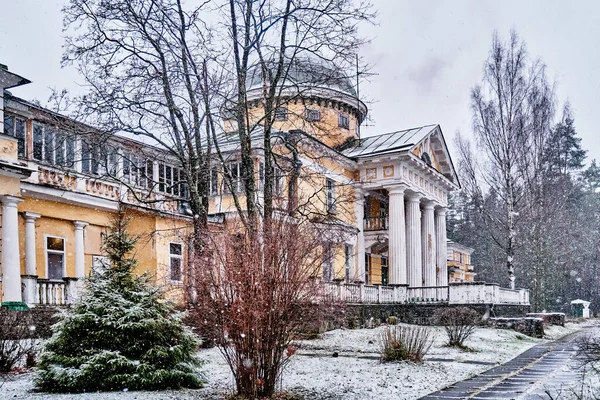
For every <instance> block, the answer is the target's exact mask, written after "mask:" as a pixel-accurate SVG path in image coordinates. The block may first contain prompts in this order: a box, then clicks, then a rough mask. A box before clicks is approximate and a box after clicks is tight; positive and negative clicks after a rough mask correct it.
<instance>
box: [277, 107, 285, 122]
mask: <svg viewBox="0 0 600 400" xmlns="http://www.w3.org/2000/svg"><path fill="white" fill-rule="evenodd" d="M287 119H288V109H287V107H277V108H276V109H275V121H287Z"/></svg>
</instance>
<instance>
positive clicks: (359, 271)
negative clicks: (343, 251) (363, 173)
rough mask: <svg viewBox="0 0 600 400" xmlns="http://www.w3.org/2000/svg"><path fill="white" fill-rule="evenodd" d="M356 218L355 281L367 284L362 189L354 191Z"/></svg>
mask: <svg viewBox="0 0 600 400" xmlns="http://www.w3.org/2000/svg"><path fill="white" fill-rule="evenodd" d="M354 196H355V198H354V216H355V218H356V226H357V228H358V234H357V235H356V267H355V270H354V275H353V280H354V281H361V282H365V235H364V229H365V227H364V219H365V208H364V207H365V197H364V192H363V191H362V190H361V189H354Z"/></svg>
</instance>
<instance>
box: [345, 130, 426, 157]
mask: <svg viewBox="0 0 600 400" xmlns="http://www.w3.org/2000/svg"><path fill="white" fill-rule="evenodd" d="M436 128H437V125H425V126H421V127H419V128H412V129H405V130H402V131H396V132H390V133H384V134H382V135H376V136H369V137H366V138H363V139H360V142H359V144H358V145H357V146H353V147H348V148H347V149H345V150H343V151H342V153H343V154H344V155H345V156H347V157H358V158H360V157H368V156H372V155H375V154H384V153H387V152H392V151H398V150H403V149H408V148H410V147H412V146H414V145H415V144H417V143H419V142H420V141H421V140H423V139H424V138H425V137H426V136H427V135H429V134H430V133H432V132H433V131H434V130H435V129H436Z"/></svg>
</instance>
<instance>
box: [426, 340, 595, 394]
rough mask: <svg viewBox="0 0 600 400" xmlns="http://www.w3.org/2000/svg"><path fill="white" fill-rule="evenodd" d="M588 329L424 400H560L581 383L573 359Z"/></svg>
mask: <svg viewBox="0 0 600 400" xmlns="http://www.w3.org/2000/svg"><path fill="white" fill-rule="evenodd" d="M587 333H588V331H587V329H584V330H581V331H577V332H574V333H572V334H569V335H567V336H565V337H563V338H561V339H558V340H556V341H553V342H550V343H543V344H539V345H537V346H534V347H532V348H531V349H529V350H527V351H525V352H524V353H522V354H520V355H519V356H517V357H515V358H514V359H512V360H511V361H509V362H507V363H506V364H502V365H500V366H498V367H495V368H492V369H490V370H488V371H486V372H483V373H481V374H479V375H477V376H475V377H473V378H470V379H466V380H464V381H461V382H457V383H455V384H454V385H452V386H449V387H447V388H445V389H442V390H440V391H438V392H435V393H431V394H429V395H427V396H425V397H422V398H421V400H446V399H455V400H456V399H487V400H490V399H504V400H506V399H518V400H542V399H546V400H548V399H554V398H558V394H560V393H561V392H562V393H563V395H564V392H565V388H566V387H567V386H569V385H573V384H577V382H580V381H581V370H580V369H579V368H578V365H577V363H576V360H574V357H575V355H576V341H577V339H578V338H579V337H580V336H582V335H585V334H587Z"/></svg>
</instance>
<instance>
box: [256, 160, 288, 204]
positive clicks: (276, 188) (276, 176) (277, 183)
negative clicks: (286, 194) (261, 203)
mask: <svg viewBox="0 0 600 400" xmlns="http://www.w3.org/2000/svg"><path fill="white" fill-rule="evenodd" d="M273 170H274V171H273V194H274V195H275V196H281V195H282V194H283V171H282V170H281V169H280V168H278V167H277V166H273ZM258 187H259V189H261V190H262V189H264V188H265V164H264V163H263V162H262V161H261V162H260V164H259V166H258Z"/></svg>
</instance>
